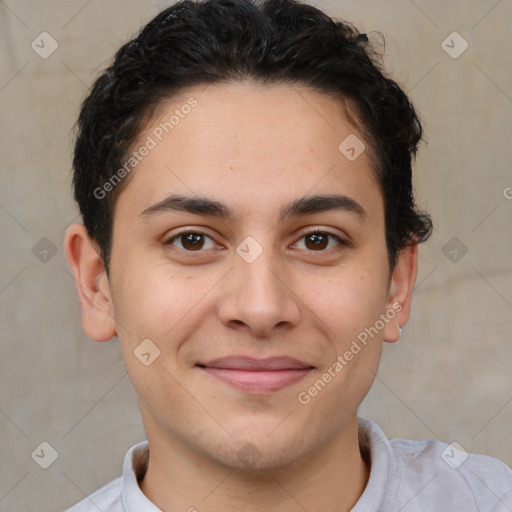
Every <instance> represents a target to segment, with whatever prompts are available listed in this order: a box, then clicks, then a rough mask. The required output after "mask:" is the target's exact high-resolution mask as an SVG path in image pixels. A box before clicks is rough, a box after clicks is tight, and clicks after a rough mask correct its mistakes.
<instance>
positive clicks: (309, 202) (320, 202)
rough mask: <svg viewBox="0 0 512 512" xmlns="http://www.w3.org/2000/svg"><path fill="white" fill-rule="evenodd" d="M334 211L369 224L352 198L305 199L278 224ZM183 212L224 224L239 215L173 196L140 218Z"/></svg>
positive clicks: (217, 205)
mask: <svg viewBox="0 0 512 512" xmlns="http://www.w3.org/2000/svg"><path fill="white" fill-rule="evenodd" d="M331 210H341V211H346V212H351V213H355V214H357V215H358V216H359V217H361V219H363V220H366V219H367V218H368V214H367V213H366V211H365V209H364V208H363V207H362V206H361V205H360V204H359V203H358V202H357V201H356V200H355V199H352V198H351V197H348V196H345V195H340V194H328V195H314V196H304V197H301V198H300V199H297V200H295V201H292V202H290V203H288V204H286V205H285V206H284V207H282V208H281V210H280V212H279V222H282V221H284V220H286V219H288V218H290V217H301V216H305V215H310V214H313V213H320V212H325V211H331ZM172 211H180V212H188V213H192V214H195V215H202V216H207V217H217V218H219V219H223V220H233V219H235V218H237V217H239V215H237V213H236V212H235V210H233V209H232V208H231V207H230V206H228V205H226V204H224V203H221V202H219V201H216V200H215V199H210V198H208V197H201V196H183V195H178V194H172V195H170V196H168V197H166V198H165V199H163V200H162V201H160V202H159V203H156V204H154V205H153V206H150V207H149V208H146V209H145V210H144V211H143V212H142V213H140V215H139V216H140V217H142V218H149V217H152V216H153V215H156V214H159V213H165V212H172Z"/></svg>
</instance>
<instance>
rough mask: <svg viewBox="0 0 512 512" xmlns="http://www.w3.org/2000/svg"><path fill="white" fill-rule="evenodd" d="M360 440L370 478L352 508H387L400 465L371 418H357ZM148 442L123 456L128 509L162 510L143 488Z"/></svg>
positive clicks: (124, 498) (137, 511)
mask: <svg viewBox="0 0 512 512" xmlns="http://www.w3.org/2000/svg"><path fill="white" fill-rule="evenodd" d="M358 428H359V443H360V445H361V447H362V450H364V451H366V452H367V454H368V455H369V458H370V463H371V468H370V478H369V480H368V484H367V485H366V488H365V490H364V492H363V494H362V495H361V497H360V498H359V500H358V501H357V503H356V504H355V506H354V507H353V508H352V511H351V512H367V511H368V510H378V511H379V512H388V511H389V510H390V507H391V504H392V502H393V501H394V497H395V495H396V492H397V489H398V483H399V480H400V478H399V476H400V475H398V472H399V468H398V464H397V460H396V458H395V456H394V454H393V450H392V447H391V444H390V443H389V440H388V439H387V437H386V435H385V434H384V432H383V431H382V430H381V428H380V427H379V426H378V425H377V424H376V423H374V422H373V421H371V420H367V419H364V418H358ZM148 460H149V446H148V442H147V441H142V442H141V443H138V444H136V445H134V446H132V447H131V448H130V449H129V450H128V452H127V454H126V456H125V459H124V464H123V481H122V488H121V499H122V503H123V509H124V511H125V512H161V510H160V509H159V508H158V507H157V506H156V505H155V504H154V503H152V502H151V501H149V499H148V498H147V497H146V496H145V495H144V493H143V492H142V491H141V490H140V487H139V481H140V480H142V478H143V477H144V475H145V474H146V470H147V463H148Z"/></svg>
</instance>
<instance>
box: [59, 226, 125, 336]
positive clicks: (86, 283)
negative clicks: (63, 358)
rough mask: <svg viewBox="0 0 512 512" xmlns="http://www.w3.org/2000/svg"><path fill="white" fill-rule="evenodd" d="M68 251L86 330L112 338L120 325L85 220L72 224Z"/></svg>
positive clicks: (66, 243)
mask: <svg viewBox="0 0 512 512" xmlns="http://www.w3.org/2000/svg"><path fill="white" fill-rule="evenodd" d="M64 252H65V254H66V258H67V260H68V263H69V265H70V267H71V270H72V272H73V275H74V277H75V281H76V284H77V288H78V295H79V297H80V303H81V305H82V326H83V328H84V331H85V332H86V334H87V335H88V336H89V337H90V338H92V339H93V340H95V341H107V340H110V339H112V338H113V337H114V336H115V335H116V328H115V321H114V310H113V305H112V298H111V294H110V284H109V281H108V276H107V274H106V271H105V266H104V264H103V261H102V259H101V257H100V255H99V252H98V250H97V248H96V245H95V244H94V243H93V242H92V240H91V239H90V237H89V235H88V233H87V230H86V229H85V226H84V225H83V224H72V225H71V226H69V228H68V229H67V232H66V237H65V239H64Z"/></svg>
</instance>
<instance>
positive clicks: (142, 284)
mask: <svg viewBox="0 0 512 512" xmlns="http://www.w3.org/2000/svg"><path fill="white" fill-rule="evenodd" d="M190 98H194V102H191V101H190ZM195 102H196V103H195ZM187 104H189V105H192V104H193V105H194V106H193V107H192V108H190V109H189V108H183V106H184V105H187ZM177 109H178V111H179V113H180V115H177V116H175V117H176V119H178V118H179V121H177V122H176V119H174V120H173V121H172V123H173V124H172V129H170V128H169V125H167V131H168V133H167V132H166V130H165V129H164V128H162V126H164V123H165V122H167V121H169V119H170V118H171V116H173V114H175V113H176V112H175V111H176V110H177ZM349 135H355V136H357V137H358V138H359V139H360V140H364V134H361V133H359V132H358V131H357V130H356V128H355V127H354V126H353V125H351V124H350V123H349V122H348V121H347V118H346V116H345V110H344V106H343V104H342V103H341V102H339V101H336V100H334V99H332V98H329V97H327V96H325V95H322V94H319V93H317V92H312V91H310V90H306V89H303V88H299V87H291V86H289V85H288V86H287V85H283V86H266V87H261V86H260V87H258V86H256V85H254V84H251V83H243V84H242V83H231V84H222V85H212V86H209V87H207V88H205V87H204V86H203V87H197V88H190V89H188V90H186V91H184V92H182V93H181V94H180V96H178V97H174V98H173V99H172V101H169V102H168V103H167V104H165V105H162V107H161V109H160V110H159V113H158V116H157V117H156V118H155V119H153V121H152V123H151V125H150V126H148V127H147V129H146V131H145V132H144V133H142V134H141V137H140V140H139V142H138V143H137V144H135V146H134V149H137V148H140V147H141V146H142V145H144V144H145V145H147V146H149V147H150V149H149V151H148V152H146V151H143V153H146V155H145V156H144V157H143V158H142V159H141V161H140V162H139V163H138V164H137V167H136V169H135V170H134V171H133V174H132V175H131V176H130V180H129V182H128V183H127V186H126V187H125V188H124V189H123V190H122V192H121V193H120V195H119V198H118V200H117V203H116V207H115V215H114V224H113V245H112V253H111V266H110V281H109V288H108V291H107V294H108V295H109V307H111V308H112V315H113V318H115V324H114V325H113V328H115V330H116V332H117V334H118V336H119V340H120V344H121V348H122V352H123V356H124V359H125V362H126V366H127V369H128V372H129V375H130V378H131V380H132V383H133V385H134V388H135V390H136V392H137V395H138V397H139V401H140V406H141V411H142V415H143V419H144V424H145V427H146V432H147V435H148V439H150V442H151V438H160V439H162V438H166V439H168V440H170V441H172V442H173V443H175V444H178V445H180V446H183V447H188V448H189V449H191V450H194V452H195V453H199V454H201V455H204V456H206V457H208V458H209V459H210V460H213V461H216V462H218V463H220V464H222V465H225V466H229V467H244V465H243V462H242V458H241V457H240V450H241V449H242V448H243V447H244V445H246V443H251V444H252V445H254V446H253V447H251V448H250V450H254V451H255V452H256V453H257V454H258V455H257V456H255V457H253V459H255V460H257V464H258V466H259V467H262V468H266V469H270V468H280V467H286V465H287V464H291V463H292V462H294V461H298V460H300V459H301V458H305V457H307V456H308V455H310V454H311V453H313V452H315V451H317V450H319V449H321V447H323V446H326V445H327V444H328V443H330V442H332V441H334V440H335V439H336V438H338V437H340V436H342V435H343V432H344V431H345V429H346V428H347V425H349V424H351V422H352V423H353V422H354V419H355V418H356V414H357V408H358V406H359V404H360V403H361V401H362V400H363V398H364V396H365V395H366V393H367V392H368V390H369V388H370V386H371V384H372V382H373V379H374V374H375V373H376V372H377V367H378V363H379V360H380V354H381V349H382V341H383V340H384V339H385V338H389V339H392V338H393V336H394V333H395V331H396V329H397V325H398V324H401V325H403V323H405V322H403V321H402V322H400V321H399V313H398V311H399V309H400V307H399V306H397V305H396V301H397V297H399V296H400V293H402V291H403V286H400V285H399V284H398V283H399V281H398V280H397V282H396V283H394V281H393V279H392V277H393V276H390V274H389V267H388V260H387V250H386V242H385V231H384V204H383V199H382V196H381V193H380V190H379V186H378V184H377V182H376V180H375V178H374V176H373V174H372V171H371V168H370V162H369V155H368V154H367V152H363V153H362V154H361V155H360V156H359V157H358V158H357V159H355V160H353V161H351V160H349V159H347V158H346V157H345V156H344V154H343V153H342V152H341V151H340V149H339V145H340V143H341V142H342V141H343V140H344V139H345V138H346V137H347V136H349ZM148 137H149V138H148ZM150 139H151V141H152V142H150ZM171 196H174V197H173V198H171ZM176 196H184V197H187V198H191V199H195V203H194V202H193V201H192V200H188V201H183V200H182V199H183V198H181V199H180V198H177V197H176ZM316 196H322V197H324V199H323V200H322V199H319V198H318V197H316ZM199 198H201V200H203V202H200V201H199ZM315 198H316V199H315ZM308 199H309V200H308ZM298 201H300V202H299V203H298V204H295V203H297V202H298ZM294 204H295V208H289V207H290V205H294ZM219 205H220V206H219ZM395 285H396V286H395ZM402 295H403V294H402ZM393 304H395V306H394V307H393ZM402 314H403V312H402ZM383 317H385V319H384V320H385V321H384V320H383ZM379 319H380V320H379ZM370 328H373V330H371V329H370ZM365 329H366V331H365ZM369 329H370V330H369ZM365 332H366V342H365V343H364V342H363V341H362V340H363V339H364V337H365V336H364V334H363V333H365ZM369 332H371V335H369ZM358 336H359V338H358ZM389 339H388V341H389ZM143 340H151V341H150V342H149V341H145V342H144V344H143V345H141V343H142V342H143ZM354 342H355V343H356V345H354ZM355 346H358V347H359V350H357V348H355ZM349 353H351V354H352V356H350V355H349ZM142 354H144V355H142ZM157 354H159V355H158V357H156V358H155V356H156V355H157ZM137 355H138V357H137ZM141 359H142V361H143V362H141ZM340 366H341V368H340ZM326 375H328V376H327V377H326ZM329 376H330V378H329ZM247 446H250V445H246V447H245V448H244V450H248V449H249V448H247ZM242 453H243V452H242Z"/></svg>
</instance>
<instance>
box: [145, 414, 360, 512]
mask: <svg viewBox="0 0 512 512" xmlns="http://www.w3.org/2000/svg"><path fill="white" fill-rule="evenodd" d="M147 430H148V441H149V446H150V449H151V453H150V458H149V464H148V469H147V471H146V474H145V476H144V478H143V480H142V481H141V482H139V485H140V488H141V490H142V492H143V493H144V494H145V495H146V496H147V497H148V499H149V500H150V501H152V502H153V503H154V504H155V505H156V506H157V507H159V508H160V509H161V510H163V511H171V510H182V511H190V512H194V510H197V511H199V512H213V511H218V510H225V511H226V512H232V511H233V512H234V511H235V510H236V511H239V510H244V511H247V512H256V511H258V512H260V511H262V510H272V511H273V512H295V511H297V512H304V510H322V511H325V512H343V511H349V510H350V509H351V508H352V507H353V506H354V505H355V503H356V502H357V500H358V499H359V497H360V496H361V494H362V493H363V491H364V489H365V487H366V484H367V482H368V478H369V473H370V468H369V466H368V464H367V463H366V462H365V460H364V458H363V456H362V455H361V451H360V449H359V442H358V431H357V418H354V419H353V421H351V422H350V424H348V425H347V426H346V429H345V430H344V431H343V432H342V433H340V435H339V436H337V437H336V438H334V439H333V440H332V441H331V442H329V443H327V444H325V445H324V446H322V447H321V449H319V450H318V451H317V452H316V453H315V454H313V455H309V456H308V457H307V459H305V460H299V461H296V463H294V464H293V466H292V467H287V468H285V469H280V470H277V471H276V470H269V471H267V470H264V469H262V470H261V471H258V472H255V471H242V470H239V469H235V468H228V467H225V466H222V465H221V464H219V463H218V462H216V461H215V460H213V459H212V458H211V457H208V456H207V455H205V454H199V453H197V451H194V450H193V449H191V448H189V447H187V446H184V445H183V444H182V443H180V442H178V441H177V440H176V439H175V438H172V437H169V436H167V437H166V436H160V435H153V436H152V435H151V433H150V432H151V430H150V429H147ZM153 433H154V432H153Z"/></svg>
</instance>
